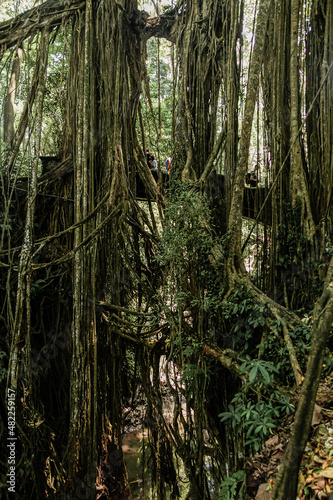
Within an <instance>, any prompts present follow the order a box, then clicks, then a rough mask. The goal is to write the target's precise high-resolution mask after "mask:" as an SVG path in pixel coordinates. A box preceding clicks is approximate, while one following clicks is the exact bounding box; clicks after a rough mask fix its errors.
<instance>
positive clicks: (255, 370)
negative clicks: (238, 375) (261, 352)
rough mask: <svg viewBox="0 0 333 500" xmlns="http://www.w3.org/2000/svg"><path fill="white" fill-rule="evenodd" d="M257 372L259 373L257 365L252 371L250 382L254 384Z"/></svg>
mask: <svg viewBox="0 0 333 500" xmlns="http://www.w3.org/2000/svg"><path fill="white" fill-rule="evenodd" d="M257 371H258V365H257V364H256V365H254V367H253V368H252V369H251V371H250V375H249V382H253V381H254V379H255V378H256V376H257Z"/></svg>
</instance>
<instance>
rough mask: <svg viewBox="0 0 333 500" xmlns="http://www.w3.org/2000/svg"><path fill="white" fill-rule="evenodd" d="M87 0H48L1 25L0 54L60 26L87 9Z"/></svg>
mask: <svg viewBox="0 0 333 500" xmlns="http://www.w3.org/2000/svg"><path fill="white" fill-rule="evenodd" d="M85 5H86V2H85V0H73V1H71V2H69V1H68V0H48V1H47V2H45V3H43V4H42V5H38V6H37V7H34V8H33V9H30V10H28V11H27V12H24V13H23V14H20V15H19V16H17V17H15V18H13V19H10V20H9V21H5V22H3V23H1V24H0V54H1V53H2V52H3V51H5V50H7V49H9V48H10V47H13V46H14V45H16V43H17V42H18V41H22V40H24V39H26V38H28V37H29V36H31V35H34V34H35V33H37V32H38V31H39V30H41V29H43V28H45V27H51V28H52V27H55V26H59V25H60V24H61V23H62V22H63V20H64V19H65V18H66V17H68V16H71V15H73V14H74V13H75V12H76V11H77V10H78V9H82V8H83V7H85Z"/></svg>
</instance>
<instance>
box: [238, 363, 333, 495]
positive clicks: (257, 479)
mask: <svg viewBox="0 0 333 500" xmlns="http://www.w3.org/2000/svg"><path fill="white" fill-rule="evenodd" d="M297 399H298V395H297V394H296V395H295V396H294V399H293V400H292V401H291V402H292V403H293V404H295V406H297ZM293 422H294V414H290V415H288V416H287V417H286V418H285V419H284V420H283V422H282V423H281V425H280V426H279V428H278V429H277V430H276V432H275V433H274V434H273V435H272V437H270V438H269V439H268V440H267V441H266V443H265V444H264V446H263V447H262V449H261V450H260V451H259V452H258V453H256V455H254V457H252V458H251V459H249V460H248V461H247V468H246V478H247V494H248V498H251V499H255V500H269V498H270V495H271V491H272V487H273V484H274V479H275V477H276V475H277V473H278V470H279V465H280V464H281V462H282V460H283V456H284V453H285V450H286V448H287V444H288V440H289V436H290V432H291V428H292V425H293ZM298 486H299V493H298V497H297V498H298V499H300V500H314V499H320V500H323V499H329V500H332V499H333V372H332V373H331V375H330V376H329V377H327V378H326V379H325V380H324V381H322V382H321V384H320V386H319V390H318V394H317V399H316V406H315V409H314V413H313V417H312V428H311V435H310V438H309V441H308V443H307V446H306V448H305V452H304V455H303V460H302V465H301V469H300V473H299V485H298Z"/></svg>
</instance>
